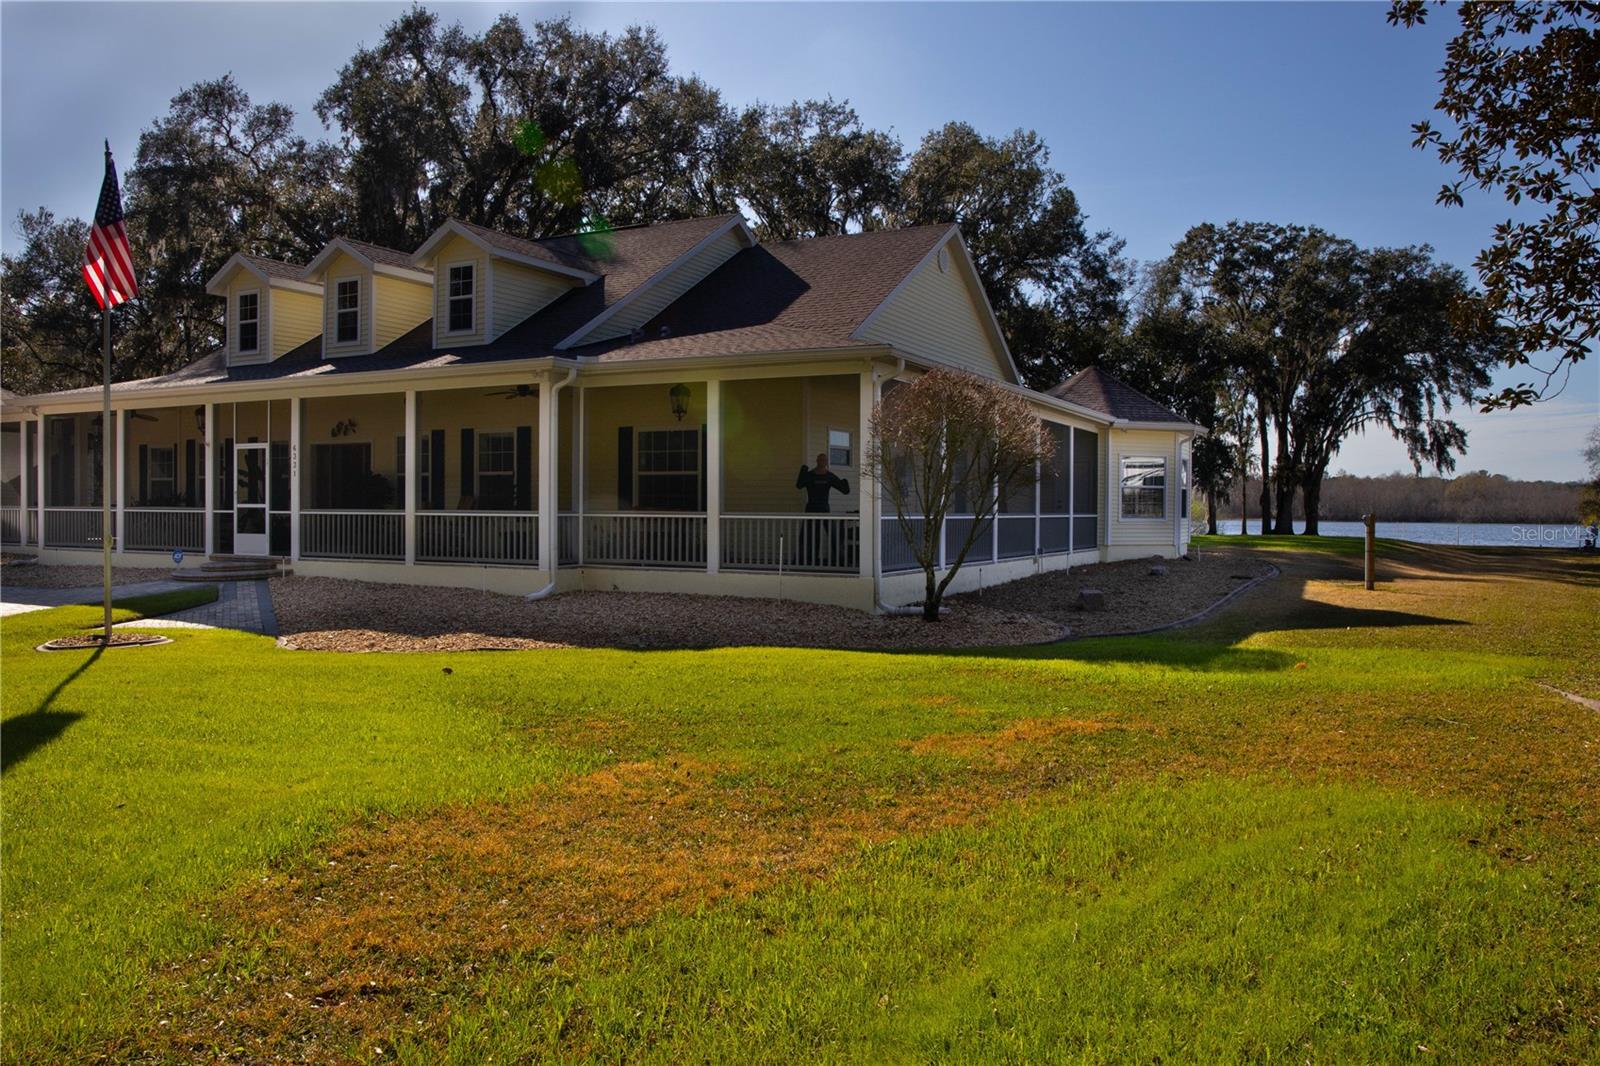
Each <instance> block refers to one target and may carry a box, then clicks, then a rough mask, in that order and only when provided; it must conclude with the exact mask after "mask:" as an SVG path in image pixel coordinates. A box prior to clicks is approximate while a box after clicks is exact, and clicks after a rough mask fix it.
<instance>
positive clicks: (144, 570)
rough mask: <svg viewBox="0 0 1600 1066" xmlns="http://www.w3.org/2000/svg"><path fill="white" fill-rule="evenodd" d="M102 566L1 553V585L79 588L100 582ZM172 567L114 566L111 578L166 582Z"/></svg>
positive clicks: (132, 582)
mask: <svg viewBox="0 0 1600 1066" xmlns="http://www.w3.org/2000/svg"><path fill="white" fill-rule="evenodd" d="M102 576H103V574H102V571H101V569H100V567H99V566H56V565H53V564H47V563H39V562H35V561H34V558H33V556H31V555H11V554H6V555H3V556H0V585H10V586H13V587H15V588H19V589H78V588H87V587H89V586H90V585H98V584H100V580H101V577H102ZM170 577H172V567H171V566H114V567H112V568H111V580H112V582H113V583H114V584H117V585H135V584H138V583H140V582H144V581H166V580H167V579H169V578H170Z"/></svg>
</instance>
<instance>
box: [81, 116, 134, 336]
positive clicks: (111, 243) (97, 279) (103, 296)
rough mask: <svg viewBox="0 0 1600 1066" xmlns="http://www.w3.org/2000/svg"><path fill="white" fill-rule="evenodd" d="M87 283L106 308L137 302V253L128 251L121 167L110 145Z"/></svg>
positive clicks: (86, 262)
mask: <svg viewBox="0 0 1600 1066" xmlns="http://www.w3.org/2000/svg"><path fill="white" fill-rule="evenodd" d="M83 280H84V281H86V282H88V283H89V291H90V292H92V293H94V298H95V300H96V301H97V302H99V304H100V306H101V307H102V308H106V307H115V306H117V305H118V304H120V303H126V302H127V301H129V300H131V299H133V296H134V293H136V292H138V291H139V283H138V282H137V281H135V280H134V277H133V252H132V249H131V248H129V247H128V227H127V226H126V225H125V224H124V223H123V221H122V190H121V189H120V188H118V186H117V165H116V164H115V163H113V162H112V161H111V144H110V142H107V144H106V180H105V181H104V182H102V183H101V185H100V203H99V205H98V206H96V207H95V209H94V228H93V229H91V230H90V231H89V243H88V244H87V245H85V246H84V249H83Z"/></svg>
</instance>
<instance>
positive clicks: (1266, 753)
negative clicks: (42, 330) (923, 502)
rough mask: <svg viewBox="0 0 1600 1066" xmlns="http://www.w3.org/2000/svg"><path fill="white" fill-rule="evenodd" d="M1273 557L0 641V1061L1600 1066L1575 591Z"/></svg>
mask: <svg viewBox="0 0 1600 1066" xmlns="http://www.w3.org/2000/svg"><path fill="white" fill-rule="evenodd" d="M1235 539H1236V538H1219V539H1218V541H1219V544H1218V546H1220V547H1227V548H1233V547H1234V545H1233V544H1232V543H1228V544H1222V543H1220V542H1222V541H1229V542H1231V541H1234V540H1235ZM1249 539H1250V540H1252V541H1258V540H1259V539H1260V538H1249ZM1284 539H1285V540H1286V541H1288V542H1290V543H1287V544H1281V545H1272V546H1271V547H1272V550H1273V551H1274V553H1275V556H1276V558H1277V559H1278V560H1279V562H1280V565H1281V567H1282V568H1283V570H1284V573H1283V575H1282V576H1281V577H1279V578H1277V579H1274V581H1272V582H1269V583H1268V584H1267V585H1265V586H1263V587H1262V588H1261V589H1260V590H1258V591H1256V592H1253V593H1252V594H1251V595H1250V596H1247V597H1246V598H1245V599H1244V600H1243V601H1241V602H1240V603H1239V604H1238V605H1237V606H1235V607H1234V608H1232V609H1230V610H1229V611H1227V612H1225V613H1224V614H1222V615H1221V616H1220V617H1218V618H1217V619H1215V620H1214V621H1212V622H1210V623H1208V624H1207V625H1205V626H1203V627H1197V628H1195V629H1191V630H1185V631H1177V632H1175V633H1170V634H1165V635H1161V636H1156V637H1146V638H1127V639H1110V640H1096V641H1082V642H1076V643H1069V644H1065V645H1055V646H1048V647H1042V648H1041V647H1034V648H1026V649H1018V650H1015V651H1001V652H993V651H987V652H984V653H981V654H979V653H971V654H964V655H882V654H860V653H828V652H823V653H819V652H815V651H801V650H790V649H736V650H721V651H704V652H670V653H661V652H657V653H627V652H614V651H585V650H572V651H554V652H516V653H478V654H460V655H444V654H424V655H347V656H341V655H336V654H331V653H291V652H284V651H280V650H278V649H277V648H275V647H274V645H273V642H272V641H271V640H268V639H266V638H260V637H252V636H246V635H241V634H234V633H226V632H209V631H195V632H188V631H178V632H170V633H169V635H171V636H172V637H173V640H174V643H173V644H170V645H165V646H162V647H157V648H151V649H143V650H137V651H132V650H120V651H112V652H106V653H103V654H99V655H96V654H93V653H55V654H52V655H41V654H36V653H34V652H33V651H32V650H31V649H32V647H33V646H34V645H35V644H38V643H39V642H41V641H42V640H44V639H47V638H48V637H50V636H53V635H58V634H59V633H61V632H64V631H71V630H72V629H75V628H79V627H81V626H87V625H93V624H94V623H95V622H96V621H97V611H96V610H95V609H94V608H63V609H60V610H56V611H44V612H37V613H33V614H27V615H22V616H17V617H14V618H11V619H8V620H6V622H5V624H4V627H3V631H0V656H3V661H0V666H3V679H0V684H3V687H0V696H3V717H4V722H3V731H4V732H3V737H0V753H3V757H4V763H5V767H4V780H3V790H0V815H3V819H4V836H3V841H0V846H3V855H0V858H3V869H0V876H3V886H0V887H3V891H4V897H3V898H4V911H3V915H0V918H3V921H0V935H3V941H4V953H3V957H0V987H3V995H4V1003H3V1014H0V1018H3V1026H4V1029H3V1032H0V1035H3V1042H4V1046H3V1050H4V1056H5V1059H6V1060H7V1061H28V1060H45V1059H59V1058H75V1057H84V1056H101V1057H107V1058H112V1059H134V1058H141V1057H143V1058H156V1059H186V1058H198V1059H208V1060H209V1059H211V1058H214V1057H216V1056H218V1055H235V1056H237V1057H240V1058H245V1059H264V1058H268V1057H273V1056H278V1057H282V1058H284V1059H290V1060H297V1061H348V1060H349V1059H352V1058H354V1059H362V1060H366V1059H377V1060H381V1061H392V1060H393V1059H394V1058H395V1057H396V1056H398V1057H399V1058H400V1059H401V1060H402V1061H415V1062H419V1063H421V1062H436V1061H445V1060H450V1061H459V1062H480V1061H486V1060H488V1059H490V1058H493V1059H495V1060H497V1061H498V1060H506V1059H528V1060H542V1059H550V1058H560V1059H568V1060H583V1061H589V1060H593V1061H616V1060H618V1059H623V1058H627V1059H630V1060H651V1061H679V1060H683V1059H696V1060H700V1059H705V1060H714V1061H721V1060H735V1061H779V1060H792V1059H797V1058H801V1057H806V1058H814V1059H819V1060H827V1061H844V1060H850V1061H876V1060H880V1059H891V1060H919V1061H920V1060H927V1059H931V1058H936V1059H954V1060H963V1061H985V1062H988V1061H995V1060H1015V1061H1032V1060H1040V1059H1051V1060H1082V1061H1126V1060H1129V1059H1139V1060H1150V1059H1154V1058H1158V1057H1159V1058H1160V1059H1162V1060H1164V1061H1169V1062H1170V1061H1203V1062H1210V1061H1217V1060H1219V1059H1238V1058H1244V1057H1250V1058H1255V1059H1262V1060H1274V1061H1275V1060H1280V1059H1281V1060H1288V1059H1292V1060H1293V1061H1296V1062H1301V1061H1351V1060H1362V1061H1373V1060H1394V1059H1411V1058H1419V1057H1420V1058H1428V1057H1438V1058H1439V1059H1440V1060H1441V1061H1444V1060H1452V1061H1461V1060H1468V1061H1474V1060H1475V1061H1507V1060H1519V1059H1520V1060H1523V1061H1529V1062H1534V1061H1539V1062H1543V1061H1551V1060H1557V1061H1559V1060H1570V1061H1588V1060H1593V1059H1594V1058H1596V1057H1597V1056H1600V898H1597V893H1600V860H1597V858H1596V856H1597V854H1600V846H1597V845H1600V770H1597V767H1600V717H1597V716H1596V715H1595V714H1594V712H1592V711H1590V710H1588V709H1586V708H1584V707H1582V706H1579V705H1577V704H1575V703H1572V702H1570V701H1567V700H1565V699H1563V698H1561V697H1560V696H1557V695H1554V694H1552V693H1550V692H1549V691H1547V690H1545V689H1543V688H1540V687H1538V686H1537V685H1536V684H1535V682H1536V681H1542V682H1546V683H1548V684H1551V685H1555V686H1557V687H1560V688H1564V689H1567V690H1568V691H1574V692H1580V693H1582V694H1584V695H1588V696H1591V697H1593V696H1597V695H1600V665H1597V664H1596V663H1595V661H1594V656H1593V653H1592V648H1593V635H1592V634H1593V620H1594V618H1595V617H1597V616H1600V567H1596V566H1595V565H1594V564H1593V562H1592V561H1582V560H1578V559H1576V558H1575V557H1573V556H1566V557H1564V558H1559V559H1558V557H1555V556H1537V557H1535V556H1534V555H1532V554H1523V555H1519V554H1517V553H1515V552H1473V551H1469V550H1462V549H1450V550H1448V551H1446V550H1438V551H1434V550H1428V551H1417V550H1411V549H1405V548H1401V547H1398V546H1392V547H1390V548H1389V549H1388V550H1386V553H1385V561H1384V567H1383V569H1382V571H1381V577H1382V578H1383V581H1382V583H1381V584H1380V586H1379V588H1378V590H1376V591H1375V592H1372V593H1365V592H1363V591H1362V590H1361V589H1360V587H1359V580H1358V579H1359V572H1358V570H1357V569H1353V567H1358V566H1359V560H1358V559H1357V560H1352V559H1350V558H1348V557H1345V556H1344V555H1342V554H1341V553H1340V551H1339V546H1330V547H1328V548H1327V549H1326V550H1321V549H1320V548H1319V546H1318V545H1317V544H1316V543H1315V542H1314V541H1308V540H1307V538H1299V537H1296V538H1284Z"/></svg>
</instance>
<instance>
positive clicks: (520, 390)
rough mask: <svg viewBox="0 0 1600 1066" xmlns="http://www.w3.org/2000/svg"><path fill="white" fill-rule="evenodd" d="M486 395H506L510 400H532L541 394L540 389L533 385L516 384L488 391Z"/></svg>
mask: <svg viewBox="0 0 1600 1066" xmlns="http://www.w3.org/2000/svg"><path fill="white" fill-rule="evenodd" d="M484 395H485V396H504V397H505V398H506V399H508V400H530V399H532V398H533V397H535V396H537V395H539V390H538V389H536V388H534V387H533V386H532V385H516V386H514V387H512V388H509V389H497V390H496V391H494V392H486V393H484Z"/></svg>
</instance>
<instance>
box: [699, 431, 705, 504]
mask: <svg viewBox="0 0 1600 1066" xmlns="http://www.w3.org/2000/svg"><path fill="white" fill-rule="evenodd" d="M699 480H700V510H702V511H704V510H705V509H706V427H705V425H704V424H703V423H702V424H701V426H700V478H699Z"/></svg>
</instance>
